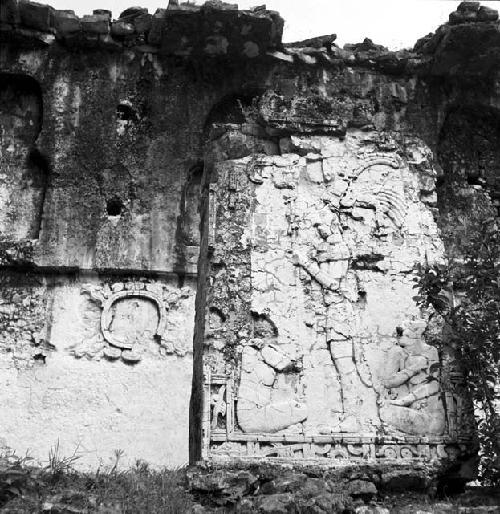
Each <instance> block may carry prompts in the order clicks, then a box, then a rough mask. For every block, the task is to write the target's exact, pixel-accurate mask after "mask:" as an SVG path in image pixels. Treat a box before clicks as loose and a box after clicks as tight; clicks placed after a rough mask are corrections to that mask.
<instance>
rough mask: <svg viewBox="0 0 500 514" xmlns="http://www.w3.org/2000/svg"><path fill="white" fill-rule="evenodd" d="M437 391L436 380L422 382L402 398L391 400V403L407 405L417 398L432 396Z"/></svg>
mask: <svg viewBox="0 0 500 514" xmlns="http://www.w3.org/2000/svg"><path fill="white" fill-rule="evenodd" d="M438 392H439V384H438V382H437V381H433V382H430V383H429V384H422V385H420V386H418V387H417V388H416V389H415V390H414V391H412V392H411V393H410V394H407V395H406V396H403V397H402V398H398V399H397V400H391V402H390V403H391V404H392V405H400V406H403V407H408V406H409V405H411V404H412V403H414V402H416V401H418V400H424V399H425V398H429V396H433V395H435V394H437V393H438Z"/></svg>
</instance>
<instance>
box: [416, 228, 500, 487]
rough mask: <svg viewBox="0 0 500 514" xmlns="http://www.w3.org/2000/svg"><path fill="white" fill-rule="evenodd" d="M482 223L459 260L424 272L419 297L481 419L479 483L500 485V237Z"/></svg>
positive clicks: (495, 231) (479, 428)
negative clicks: (435, 319)
mask: <svg viewBox="0 0 500 514" xmlns="http://www.w3.org/2000/svg"><path fill="white" fill-rule="evenodd" d="M499 228H500V227H499V226H498V221H497V220H496V219H495V218H487V219H485V220H481V221H479V222H478V223H477V226H475V230H474V231H473V232H472V233H471V236H470V237H471V240H470V242H469V244H467V245H465V248H463V254H462V256H461V257H460V258H457V259H454V260H450V261H449V263H448V264H446V265H433V266H419V269H418V272H419V276H420V278H419V279H418V281H417V284H416V286H415V287H416V288H417V289H418V294H417V296H416V297H415V299H416V301H417V303H418V304H419V305H420V306H422V307H429V306H432V307H433V309H434V311H435V312H436V313H437V314H438V315H439V316H441V319H442V320H443V322H444V328H443V332H442V334H441V337H442V339H445V342H446V343H447V344H449V345H451V346H452V347H454V349H455V351H456V352H457V354H458V357H459V360H460V362H461V365H462V368H463V371H464V373H465V376H466V382H467V385H468V387H469V390H470V394H471V396H472V399H473V401H474V406H475V410H476V411H477V413H478V416H477V429H478V435H479V444H480V467H479V471H480V479H481V480H482V481H483V483H485V484H491V485H494V484H498V483H500V417H499V412H498V411H499V410H500V398H499V390H498V388H499V385H500V369H499V364H500V233H499Z"/></svg>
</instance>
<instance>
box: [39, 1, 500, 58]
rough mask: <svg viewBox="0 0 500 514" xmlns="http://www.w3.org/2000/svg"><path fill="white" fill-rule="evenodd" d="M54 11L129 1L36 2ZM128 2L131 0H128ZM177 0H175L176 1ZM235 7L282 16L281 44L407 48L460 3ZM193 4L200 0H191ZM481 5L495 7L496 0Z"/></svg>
mask: <svg viewBox="0 0 500 514" xmlns="http://www.w3.org/2000/svg"><path fill="white" fill-rule="evenodd" d="M38 1H41V2H43V3H48V4H49V5H52V6H53V7H55V8H56V9H73V10H74V11H75V13H76V14H77V15H79V16H82V15H83V14H92V10H93V9H108V10H110V11H112V13H113V18H118V16H119V15H120V13H121V12H122V11H123V10H125V9H126V8H127V7H130V6H131V5H133V4H132V2H131V0H38ZM132 1H134V0H132ZM182 1H183V0H181V2H182ZM227 1H228V2H230V3H238V5H239V7H240V9H247V8H249V7H252V6H254V5H262V4H264V3H265V4H266V5H267V8H268V9H272V10H275V11H278V12H279V13H280V14H281V16H282V17H283V18H284V19H285V28H284V34H283V41H284V42H291V41H300V40H301V39H308V38H311V37H315V36H320V35H323V34H337V41H336V42H337V44H338V45H339V46H343V45H344V44H345V43H359V42H360V41H363V39H364V38H365V37H369V38H370V39H372V40H373V41H374V42H375V43H377V44H382V45H384V46H387V47H389V48H390V49H391V50H396V49H399V48H410V47H412V46H413V45H414V44H415V42H416V41H417V39H418V38H420V37H422V36H425V35H426V34H428V33H429V32H433V31H434V30H435V29H436V28H437V27H438V26H439V25H441V24H442V23H444V22H445V21H447V20H448V14H449V13H450V12H451V11H453V10H455V9H456V7H457V5H458V4H459V3H460V2H459V1H455V0H267V1H266V0H260V1H259V0H239V1H238V0H227ZM137 2H138V3H137V4H136V5H140V6H141V7H147V8H148V10H149V12H150V13H154V12H155V11H156V9H157V8H158V7H166V6H167V5H168V0H163V1H162V0H137ZM194 3H196V4H202V3H204V0H194ZM481 4H482V5H486V6H488V7H492V8H497V9H498V10H500V2H499V1H485V2H481Z"/></svg>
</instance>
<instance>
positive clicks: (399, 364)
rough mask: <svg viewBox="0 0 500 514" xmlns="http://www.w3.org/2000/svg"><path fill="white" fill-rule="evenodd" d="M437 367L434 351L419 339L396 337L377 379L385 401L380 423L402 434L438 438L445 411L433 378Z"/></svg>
mask: <svg viewBox="0 0 500 514" xmlns="http://www.w3.org/2000/svg"><path fill="white" fill-rule="evenodd" d="M438 368H439V358H438V352H437V350H436V348H434V347H432V346H430V345H428V344H426V343H425V342H424V341H423V340H422V339H421V338H420V337H419V338H410V337H408V336H400V337H398V346H395V347H394V348H392V349H391V350H389V352H388V356H387V365H386V367H385V370H384V372H383V376H382V377H380V378H381V379H382V380H381V384H382V386H384V388H385V389H386V391H385V395H386V397H388V398H389V399H386V400H385V402H384V404H383V405H382V407H381V409H380V417H381V419H382V421H384V422H385V423H386V424H387V425H389V426H390V427H393V428H395V429H396V430H398V431H400V432H404V433H405V434H411V435H441V434H442V433H443V432H444V430H445V412H444V407H443V403H442V400H441V395H440V387H439V381H438V378H437V377H436V376H435V375H436V370H437V369H438Z"/></svg>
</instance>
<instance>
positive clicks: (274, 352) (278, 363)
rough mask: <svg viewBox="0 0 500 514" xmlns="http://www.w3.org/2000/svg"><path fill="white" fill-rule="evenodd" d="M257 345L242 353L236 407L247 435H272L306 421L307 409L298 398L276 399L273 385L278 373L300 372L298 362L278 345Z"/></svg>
mask: <svg viewBox="0 0 500 514" xmlns="http://www.w3.org/2000/svg"><path fill="white" fill-rule="evenodd" d="M254 342H255V343H256V344H255V345H252V346H246V347H245V348H244V349H243V354H242V364H241V378H240V383H239V389H238V403H237V407H236V414H237V416H238V424H239V426H240V427H241V429H242V430H243V431H244V432H247V433H255V432H257V433H259V432H260V433H262V432H263V433H268V432H277V431H279V430H283V429H285V428H287V427H289V426H291V425H295V424H296V423H300V422H301V421H304V419H306V417H307V407H306V405H305V404H304V403H302V402H300V401H299V399H298V398H296V397H295V398H294V397H293V396H292V397H291V398H290V394H288V396H287V397H286V398H274V395H275V393H276V391H275V390H274V389H273V384H274V383H275V380H276V379H277V378H278V374H279V373H283V372H287V371H296V370H297V363H296V362H295V361H294V360H293V359H292V358H291V357H290V356H289V355H288V354H287V353H286V352H284V351H283V350H282V349H281V348H279V347H278V346H277V345H275V344H269V342H265V341H263V340H260V341H259V340H254ZM256 346H261V348H260V349H259V348H258V347H256ZM288 392H289V393H290V391H288ZM291 394H292V395H293V392H291Z"/></svg>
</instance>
